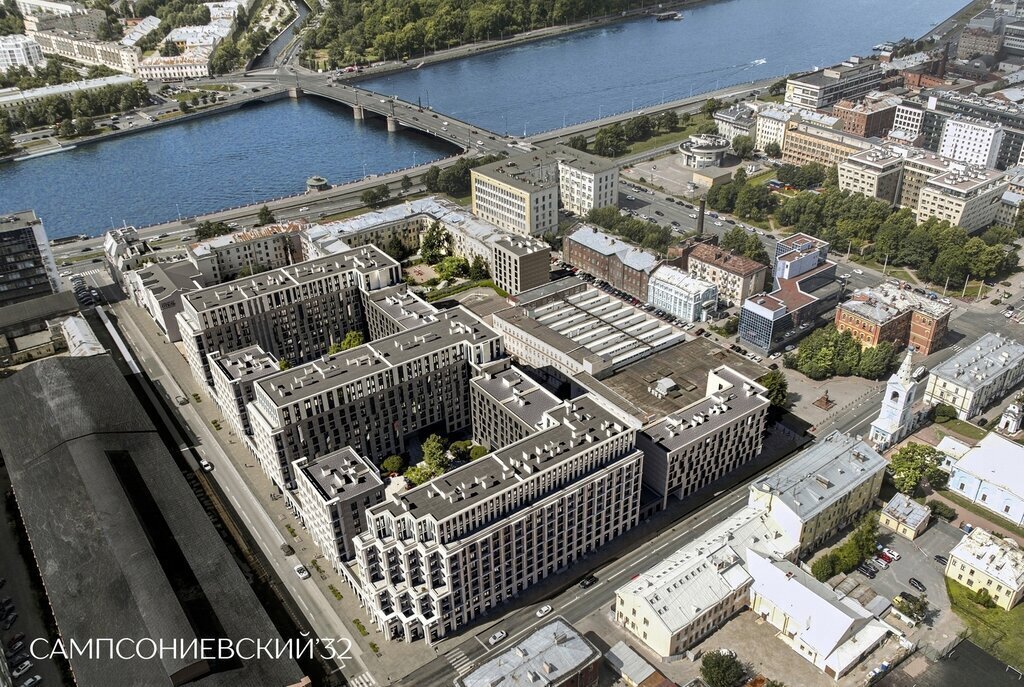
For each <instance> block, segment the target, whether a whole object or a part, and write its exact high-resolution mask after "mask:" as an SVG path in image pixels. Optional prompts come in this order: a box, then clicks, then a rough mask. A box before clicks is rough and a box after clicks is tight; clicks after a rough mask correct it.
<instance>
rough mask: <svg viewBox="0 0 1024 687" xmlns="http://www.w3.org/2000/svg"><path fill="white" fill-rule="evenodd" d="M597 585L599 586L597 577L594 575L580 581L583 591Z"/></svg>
mask: <svg viewBox="0 0 1024 687" xmlns="http://www.w3.org/2000/svg"><path fill="white" fill-rule="evenodd" d="M595 584H597V577H596V576H594V575H587V576H586V577H584V578H583V579H582V580H580V587H582V588H583V589H587V588H588V587H593V586H594V585H595Z"/></svg>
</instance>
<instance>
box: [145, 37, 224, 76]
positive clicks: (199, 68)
mask: <svg viewBox="0 0 1024 687" xmlns="http://www.w3.org/2000/svg"><path fill="white" fill-rule="evenodd" d="M212 56H213V50H212V49H211V48H209V47H205V46H199V47H194V48H187V49H185V51H184V52H182V53H181V54H180V55H171V56H168V57H164V56H163V55H160V54H154V55H150V56H149V57H146V58H145V59H143V60H142V61H141V62H140V63H139V78H142V79H145V80H146V81H179V80H182V79H199V78H202V77H205V76H209V75H210V58H211V57H212Z"/></svg>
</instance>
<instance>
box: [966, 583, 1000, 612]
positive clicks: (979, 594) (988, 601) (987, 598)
mask: <svg viewBox="0 0 1024 687" xmlns="http://www.w3.org/2000/svg"><path fill="white" fill-rule="evenodd" d="M970 597H971V601H973V602H974V603H976V604H978V605H979V606H984V607H985V608H995V607H996V602H995V601H993V600H992V595H991V594H989V593H988V590H987V589H985V588H984V587H981V588H979V589H978V590H977V591H975V592H973V593H972V594H971V595H970Z"/></svg>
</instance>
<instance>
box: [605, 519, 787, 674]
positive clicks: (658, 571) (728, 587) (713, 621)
mask: <svg viewBox="0 0 1024 687" xmlns="http://www.w3.org/2000/svg"><path fill="white" fill-rule="evenodd" d="M751 550H753V551H757V552H759V553H762V554H764V555H766V556H768V557H769V558H772V559H776V560H788V559H792V558H795V556H796V550H797V542H796V541H795V540H793V539H792V538H790V537H789V536H787V534H786V533H785V532H783V531H782V530H781V529H780V528H779V526H778V524H777V523H776V522H775V521H774V520H772V518H771V516H770V515H768V514H767V513H766V512H765V511H764V510H763V509H759V508H751V507H749V506H744V507H742V508H740V509H738V510H737V511H736V512H734V513H732V514H731V515H729V517H728V518H727V519H726V520H724V521H723V522H721V523H720V524H718V525H716V526H715V527H713V528H712V529H710V530H709V531H708V532H707V533H705V534H704V535H702V536H700V537H697V538H695V539H693V540H691V541H688V542H687V543H686V544H685V545H683V546H682V547H681V548H680V549H678V550H676V551H674V552H673V553H671V554H669V555H668V556H667V557H666V558H665V559H664V560H663V561H661V562H660V563H658V564H657V565H655V566H654V567H653V568H651V569H650V570H647V571H646V572H643V573H641V574H640V575H638V576H636V577H635V578H633V579H632V580H630V581H629V582H627V583H625V584H624V585H623V586H622V587H620V588H619V589H618V590H616V592H615V622H616V623H618V624H619V625H621V626H622V627H624V628H626V630H628V631H629V632H630V634H632V635H633V636H634V637H635V638H636V639H637V640H639V641H641V642H643V643H644V644H645V645H646V646H647V648H649V649H650V650H651V651H653V652H654V653H656V654H657V655H658V656H660V657H661V658H663V659H671V658H678V657H681V656H683V655H684V653H685V652H686V651H687V650H688V649H690V648H691V647H692V646H693V645H695V644H697V643H698V642H700V641H701V640H702V639H703V638H705V637H707V636H708V635H710V634H712V633H713V632H714V631H715V630H717V629H718V628H719V627H721V626H722V625H723V624H725V622H726V621H727V620H729V618H731V617H732V616H734V615H736V614H737V613H739V612H740V611H741V610H742V609H743V608H745V607H746V606H747V605H749V603H750V586H751V584H752V583H753V581H754V578H753V577H751V576H750V574H749V573H748V572H747V570H746V561H747V559H748V557H749V553H750V551H751Z"/></svg>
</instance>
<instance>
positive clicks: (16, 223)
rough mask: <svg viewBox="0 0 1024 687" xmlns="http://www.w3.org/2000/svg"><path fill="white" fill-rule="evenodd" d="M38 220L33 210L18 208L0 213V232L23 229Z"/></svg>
mask: <svg viewBox="0 0 1024 687" xmlns="http://www.w3.org/2000/svg"><path fill="white" fill-rule="evenodd" d="M38 222H39V218H38V217H36V211H35V210H19V211H17V212H8V213H7V214H6V215H0V233H3V232H5V231H11V230H13V229H24V228H25V227H29V226H32V225H35V224H37V223H38Z"/></svg>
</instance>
